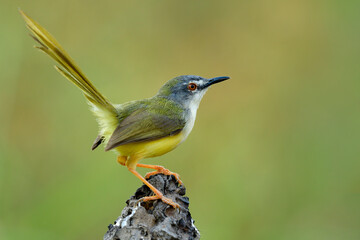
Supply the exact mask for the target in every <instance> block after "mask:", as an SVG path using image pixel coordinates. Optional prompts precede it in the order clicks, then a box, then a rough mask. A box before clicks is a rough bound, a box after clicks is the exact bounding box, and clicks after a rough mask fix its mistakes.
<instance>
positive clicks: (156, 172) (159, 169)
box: [117, 156, 183, 185]
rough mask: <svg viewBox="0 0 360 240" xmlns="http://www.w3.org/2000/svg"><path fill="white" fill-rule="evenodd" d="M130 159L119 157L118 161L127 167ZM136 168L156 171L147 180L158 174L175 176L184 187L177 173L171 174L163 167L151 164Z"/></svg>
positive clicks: (139, 165)
mask: <svg viewBox="0 0 360 240" xmlns="http://www.w3.org/2000/svg"><path fill="white" fill-rule="evenodd" d="M127 159H128V157H127V156H118V157H117V161H118V163H120V164H121V165H123V166H126V161H127ZM136 167H142V168H150V169H154V170H155V171H153V172H149V173H147V174H146V175H145V179H148V178H149V177H150V176H152V175H155V174H158V173H162V174H164V175H173V176H174V177H175V178H176V180H177V181H178V183H179V184H180V185H182V184H183V183H182V181H181V180H180V176H179V174H177V173H174V172H171V171H170V170H168V169H166V168H164V167H162V166H158V165H149V164H140V163H138V164H136Z"/></svg>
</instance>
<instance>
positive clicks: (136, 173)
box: [128, 167, 180, 208]
mask: <svg viewBox="0 0 360 240" xmlns="http://www.w3.org/2000/svg"><path fill="white" fill-rule="evenodd" d="M128 170H129V171H130V172H131V173H132V174H134V175H135V176H136V177H137V178H139V179H140V180H141V181H142V182H143V183H144V184H145V185H146V186H148V187H149V188H150V189H151V191H153V192H154V193H155V196H151V197H144V198H142V201H144V202H146V201H150V200H156V199H161V201H163V202H164V203H166V204H169V205H171V206H172V207H173V208H180V206H179V204H177V203H174V202H173V201H172V200H171V199H170V198H167V197H164V195H163V194H162V193H161V192H160V191H159V190H157V189H156V188H155V187H154V186H153V185H151V184H150V183H149V182H148V181H146V180H145V178H143V177H142V176H141V175H140V174H139V173H138V172H137V171H135V169H133V168H129V167H128Z"/></svg>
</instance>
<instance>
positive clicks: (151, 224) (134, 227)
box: [104, 174, 200, 240]
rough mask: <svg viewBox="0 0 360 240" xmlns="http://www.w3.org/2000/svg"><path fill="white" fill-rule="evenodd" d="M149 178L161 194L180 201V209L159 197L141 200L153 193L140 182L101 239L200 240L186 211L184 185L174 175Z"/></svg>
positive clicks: (158, 175) (187, 199) (187, 205)
mask: <svg viewBox="0 0 360 240" xmlns="http://www.w3.org/2000/svg"><path fill="white" fill-rule="evenodd" d="M148 181H149V182H150V183H151V184H152V185H153V186H154V187H156V188H157V189H159V190H160V191H161V192H162V193H163V194H164V196H166V197H168V198H170V199H172V200H173V201H174V202H176V203H177V204H179V205H180V209H174V208H173V207H171V206H169V205H167V204H165V203H163V202H162V201H161V200H155V201H148V202H142V201H141V200H140V199H141V198H143V197H147V196H152V195H153V192H152V191H151V190H150V189H149V188H148V187H147V186H146V185H143V186H141V187H140V188H139V189H137V190H136V192H135V195H134V196H132V197H131V198H130V199H129V200H127V201H126V204H127V206H126V207H125V208H124V209H123V210H122V212H121V215H120V217H118V219H117V220H116V221H115V222H114V224H110V225H109V226H108V229H109V230H108V231H107V232H106V234H105V235H104V240H128V239H131V240H137V239H142V240H170V239H171V240H185V239H186V240H198V239H200V232H199V231H198V230H197V228H196V227H195V225H194V220H193V219H192V218H191V214H190V212H189V198H188V197H186V196H185V192H186V189H185V187H184V186H183V185H180V186H179V184H178V182H177V181H176V179H175V177H174V176H166V175H163V174H156V175H153V176H151V177H150V178H149V180H148ZM139 200H140V201H139Z"/></svg>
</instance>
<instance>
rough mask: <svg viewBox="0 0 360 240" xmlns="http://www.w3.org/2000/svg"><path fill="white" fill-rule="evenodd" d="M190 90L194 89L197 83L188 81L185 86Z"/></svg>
mask: <svg viewBox="0 0 360 240" xmlns="http://www.w3.org/2000/svg"><path fill="white" fill-rule="evenodd" d="M187 88H188V89H189V90H190V91H195V90H196V88H197V85H196V84H195V83H189V85H188V87H187Z"/></svg>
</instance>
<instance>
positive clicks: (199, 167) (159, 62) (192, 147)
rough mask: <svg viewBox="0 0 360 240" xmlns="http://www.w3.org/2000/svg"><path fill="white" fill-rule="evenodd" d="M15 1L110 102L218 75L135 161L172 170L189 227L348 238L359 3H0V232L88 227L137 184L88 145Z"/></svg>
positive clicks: (37, 235)
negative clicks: (173, 128) (184, 78)
mask: <svg viewBox="0 0 360 240" xmlns="http://www.w3.org/2000/svg"><path fill="white" fill-rule="evenodd" d="M18 7H20V8H21V9H22V10H24V11H25V12H26V13H27V14H29V15H30V16H31V17H33V18H34V19H35V20H36V21H38V22H40V23H41V24H42V25H43V26H44V27H45V28H47V29H48V30H49V31H50V32H51V33H52V34H53V35H54V36H55V37H56V38H57V39H58V40H59V42H60V43H62V45H63V47H64V48H65V49H67V51H68V52H69V53H70V55H71V56H72V57H73V58H74V59H75V60H76V62H77V63H78V64H79V65H80V67H81V68H82V70H83V71H84V72H85V73H86V74H87V76H88V77H89V78H90V79H91V80H92V81H93V82H94V84H95V85H96V86H97V87H98V88H99V89H100V90H101V92H102V93H103V94H104V95H105V96H107V97H108V98H109V99H110V100H111V101H113V102H115V103H122V102H126V101H130V100H135V99H141V98H145V97H150V96H152V95H153V94H155V93H156V92H157V90H158V89H159V88H160V86H161V85H162V84H163V83H165V82H166V81H167V80H169V79H171V78H173V77H175V76H178V75H184V74H194V75H200V76H203V77H208V78H210V77H215V76H224V75H225V76H226V75H228V76H231V80H229V81H227V82H224V83H221V84H218V85H216V86H214V87H212V88H211V89H210V90H209V91H208V93H207V94H206V96H205V97H204V99H203V101H202V103H201V105H200V108H199V111H198V116H197V120H196V123H195V127H194V129H193V132H192V134H190V136H189V138H188V140H187V141H185V142H184V143H183V144H182V145H181V146H179V147H178V148H177V149H176V150H174V151H172V152H171V153H168V154H166V155H164V156H162V157H159V158H154V159H147V160H144V161H143V162H144V163H152V164H161V165H164V166H165V167H167V168H169V169H170V170H172V171H175V172H178V173H179V174H180V175H181V177H182V180H183V182H184V183H185V185H186V187H187V195H188V196H189V197H190V202H191V204H190V209H191V212H192V215H193V218H194V219H195V221H196V226H197V227H198V229H199V230H200V231H201V234H202V239H209V240H211V239H249V240H252V239H275V240H282V239H284V240H288V239H291V240H298V239H299V240H300V239H301V240H319V239H326V240H331V239H341V240H343V239H346V240H349V239H350V240H352V239H360V227H359V226H360V205H359V203H360V161H359V154H360V146H359V143H360V138H359V136H360V111H359V105H360V94H359V92H360V70H359V66H360V14H359V11H360V2H359V1H313V0H305V1H303V0H302V1H301V0H297V1H278V0H275V1H265V0H254V1H235V0H233V1H225V0H222V1H199V0H198V1H196V0H193V1H170V0H166V1H165V0H131V1H130V0H128V1H85V0H84V1H45V0H44V1H37V0H36V1H25V0H23V1H10V0H1V1H0V31H1V33H0V34H1V37H0V109H1V112H0V114H1V115H0V239H4V240H15V239H54V240H56V239H61V240H63V239H102V236H103V234H104V233H105V232H106V230H107V228H106V227H107V225H108V224H109V223H111V222H113V220H115V219H116V218H117V217H118V216H119V215H120V212H121V210H122V208H123V207H124V206H125V200H126V199H128V198H129V197H130V196H131V195H132V194H133V193H134V191H135V189H136V188H137V187H139V186H140V185H141V183H140V181H139V180H138V179H136V178H135V177H134V176H133V175H132V174H131V173H129V172H128V171H127V170H126V168H124V167H122V166H120V165H119V164H118V163H117V162H116V156H115V155H114V154H113V153H111V152H107V153H105V152H104V151H103V148H101V147H100V148H99V149H96V151H94V152H92V151H91V150H90V147H91V145H92V143H93V140H94V139H95V137H96V135H97V124H96V122H95V119H94V118H93V116H92V115H91V113H90V112H89V111H88V109H87V105H86V102H85V101H84V97H83V96H82V95H81V94H80V92H79V91H78V89H76V88H75V87H74V86H73V85H71V84H70V83H69V82H67V81H66V80H65V79H64V78H63V77H62V76H61V75H60V74H58V73H57V72H56V71H55V70H54V69H53V67H52V65H53V63H54V62H52V61H51V60H50V59H49V58H48V57H46V56H44V55H43V54H42V53H40V52H38V51H36V50H34V49H33V48H32V46H33V45H34V44H35V43H34V41H33V40H32V39H31V38H30V37H29V36H28V31H27V30H26V28H25V26H24V23H23V20H22V19H21V17H20V15H19V14H18V11H17V8H18ZM139 171H140V172H141V173H142V174H145V172H146V170H139Z"/></svg>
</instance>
